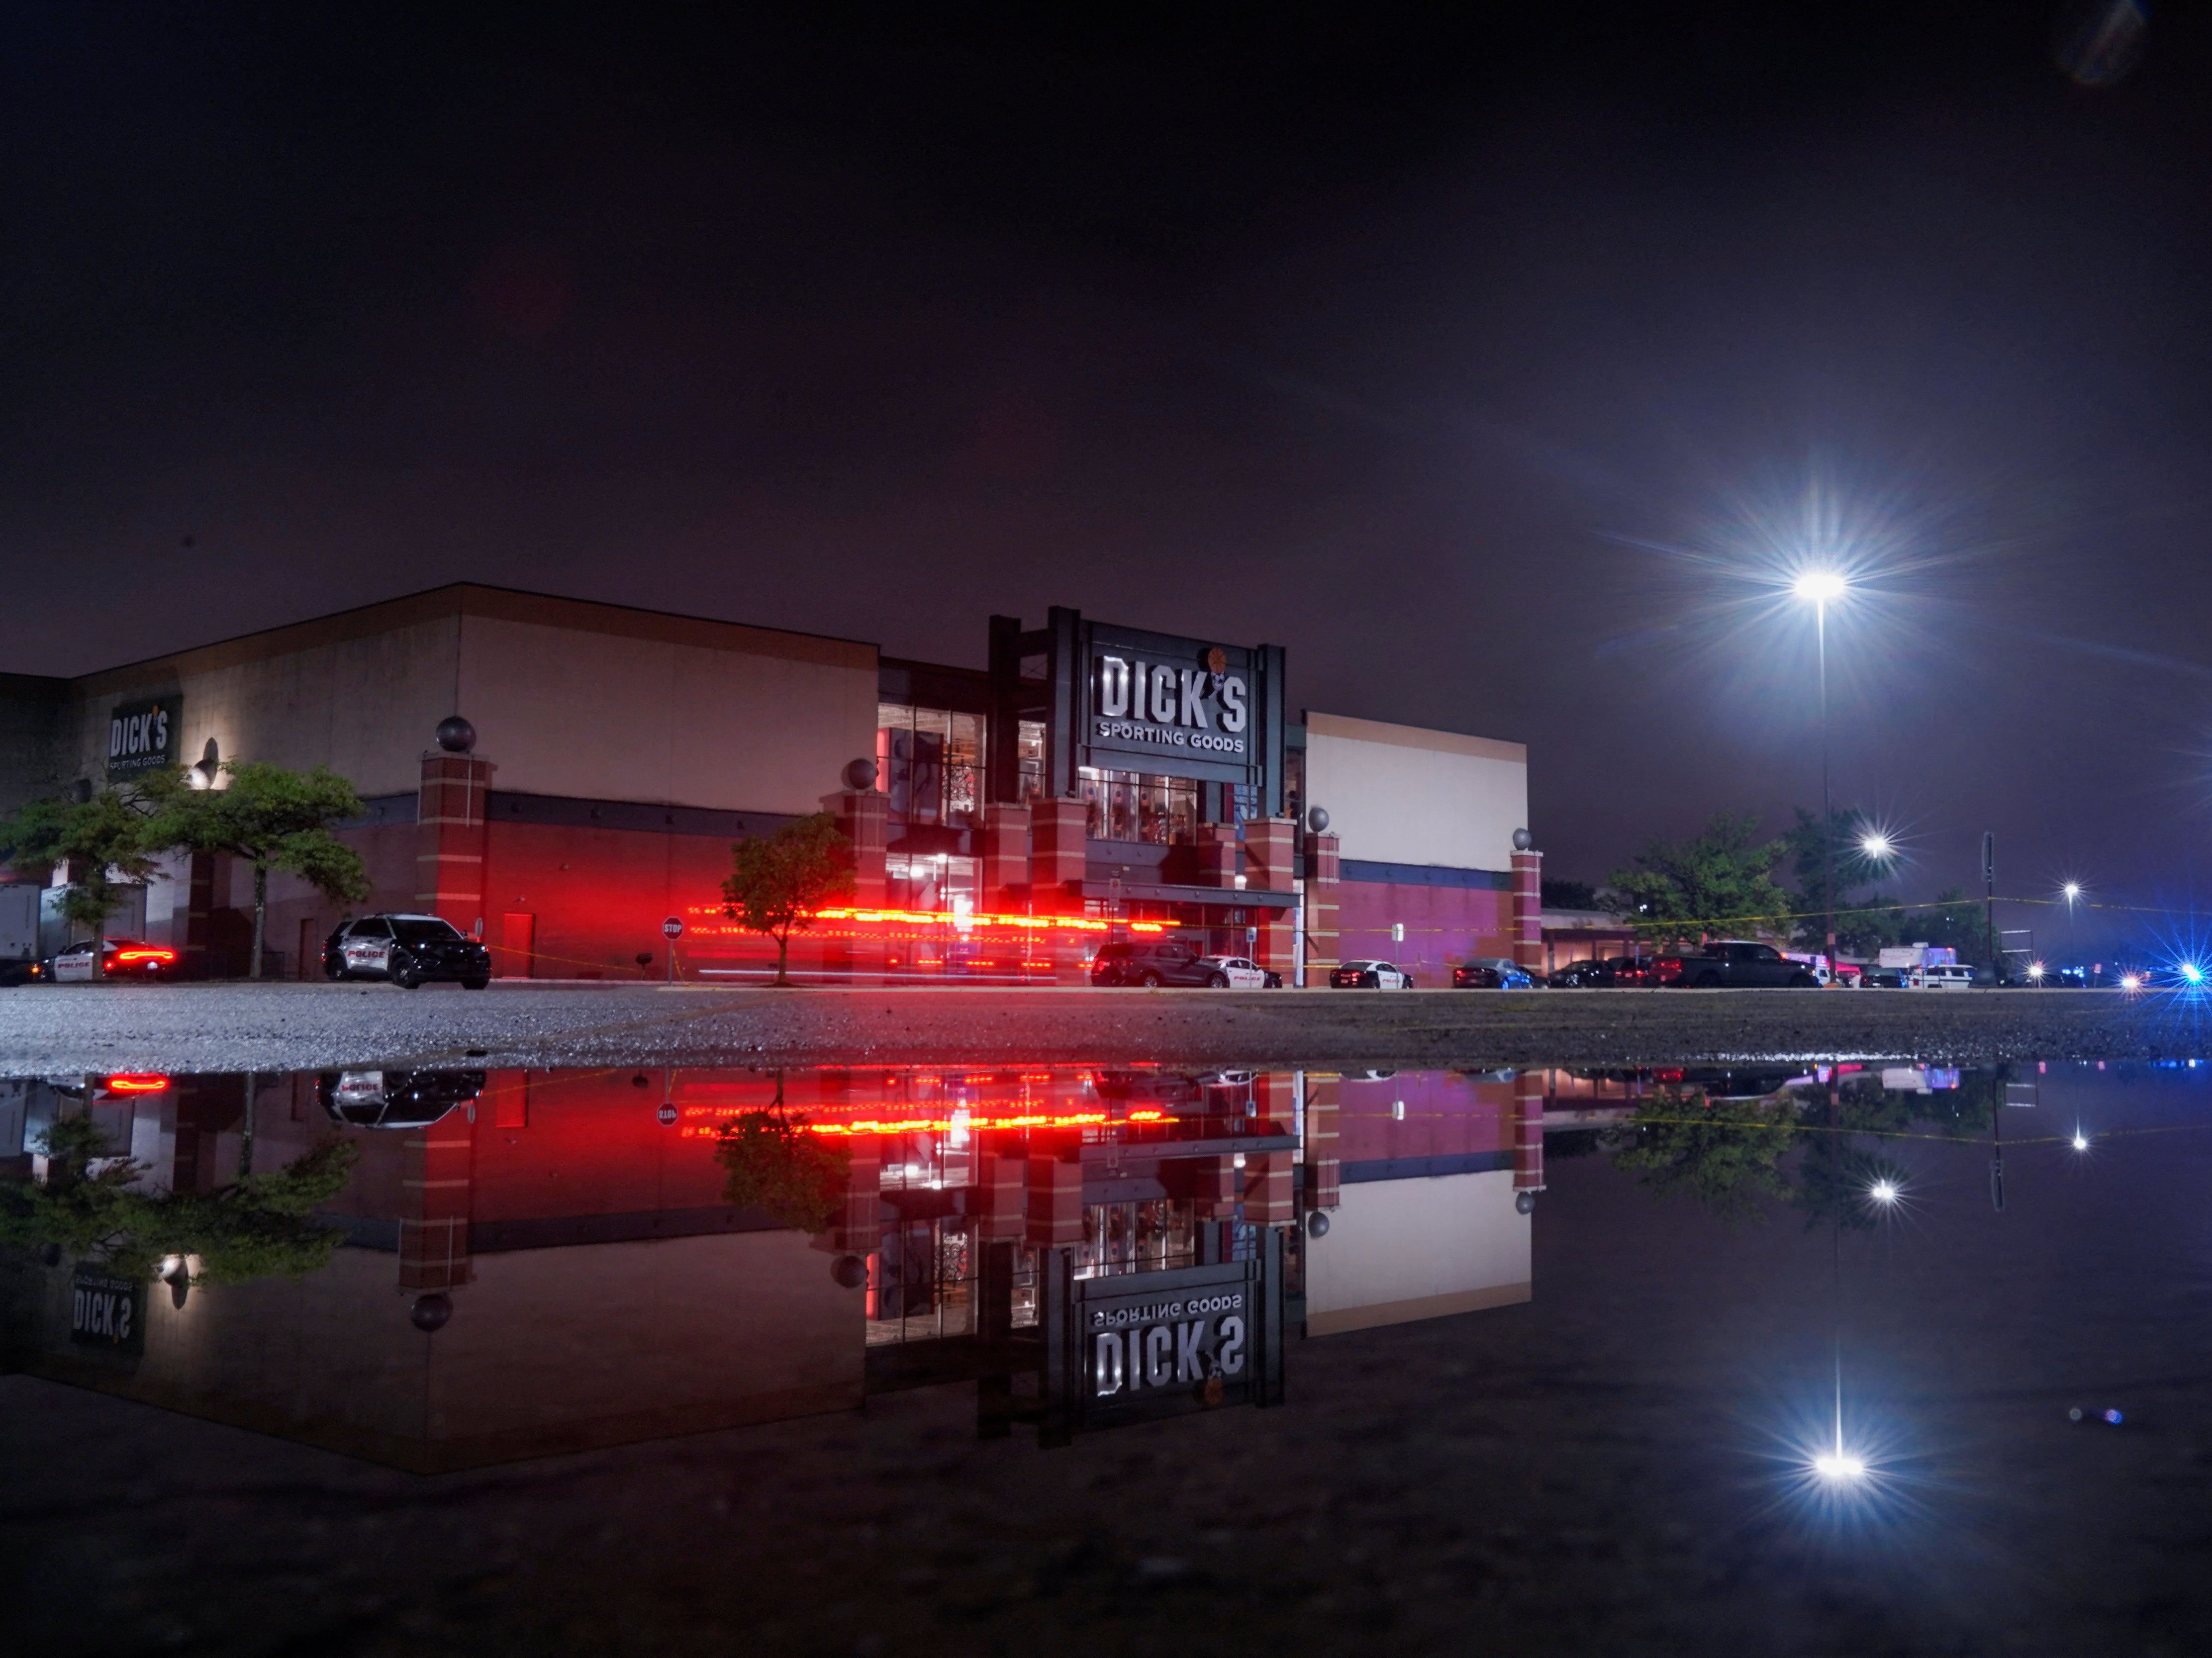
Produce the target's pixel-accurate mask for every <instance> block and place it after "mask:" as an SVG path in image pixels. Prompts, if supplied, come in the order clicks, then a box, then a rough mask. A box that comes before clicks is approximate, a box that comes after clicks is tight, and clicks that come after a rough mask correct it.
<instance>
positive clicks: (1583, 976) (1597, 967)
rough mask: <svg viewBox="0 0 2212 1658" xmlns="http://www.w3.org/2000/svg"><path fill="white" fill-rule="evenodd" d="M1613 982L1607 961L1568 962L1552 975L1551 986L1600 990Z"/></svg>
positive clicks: (1563, 988) (1611, 966)
mask: <svg viewBox="0 0 2212 1658" xmlns="http://www.w3.org/2000/svg"><path fill="white" fill-rule="evenodd" d="M1552 983H1553V987H1556V988H1558V989H1560V990H1602V989H1605V988H1607V987H1609V986H1611V985H1612V984H1613V963H1611V962H1608V961H1587V962H1569V963H1567V964H1566V965H1565V967H1563V968H1561V969H1559V971H1558V972H1557V973H1554V974H1553V975H1552Z"/></svg>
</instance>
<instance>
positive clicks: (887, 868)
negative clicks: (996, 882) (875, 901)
mask: <svg viewBox="0 0 2212 1658" xmlns="http://www.w3.org/2000/svg"><path fill="white" fill-rule="evenodd" d="M982 884H983V882H982V859H980V858H952V857H947V856H945V855H943V854H935V855H924V856H917V857H908V856H906V855H904V854H902V853H896V852H895V853H891V854H890V856H888V857H886V858H885V859H884V902H887V903H888V904H889V905H890V907H891V908H893V909H921V910H931V911H958V910H963V909H964V910H968V911H970V912H973V911H975V909H977V908H981V905H980V903H979V902H978V901H979V899H980V897H981V892H982Z"/></svg>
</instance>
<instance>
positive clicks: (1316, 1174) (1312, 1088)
mask: <svg viewBox="0 0 2212 1658" xmlns="http://www.w3.org/2000/svg"><path fill="white" fill-rule="evenodd" d="M1337 1083H1338V1078H1334V1077H1323V1076H1321V1075H1318V1074H1317V1073H1316V1072H1311V1071H1309V1072H1306V1132H1305V1139H1304V1144H1303V1145H1301V1146H1300V1147H1299V1151H1300V1155H1302V1156H1303V1157H1304V1158H1305V1160H1306V1207H1307V1208H1309V1209H1334V1208H1335V1207H1336V1206H1337V1204H1338V1202H1339V1201H1340V1186H1339V1178H1338V1171H1339V1170H1340V1169H1341V1168H1342V1167H1343V1164H1342V1163H1341V1162H1340V1158H1339V1157H1338V1140H1337V1122H1336V1108H1337V1100H1336V1095H1337Z"/></svg>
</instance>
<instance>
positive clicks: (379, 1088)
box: [315, 1071, 484, 1128]
mask: <svg viewBox="0 0 2212 1658" xmlns="http://www.w3.org/2000/svg"><path fill="white" fill-rule="evenodd" d="M483 1090H484V1073H483V1072H481V1071H325V1072H323V1073H322V1075H321V1076H320V1077H319V1078H317V1079H316V1087H315V1092H316V1095H317V1096H318V1097H319V1099H320V1100H321V1101H322V1106H323V1110H324V1111H325V1113H326V1114H328V1115H329V1117H330V1119H331V1121H332V1122H335V1123H340V1124H343V1125H344V1126H346V1127H350V1128H427V1127H429V1126H430V1125H431V1124H432V1123H434V1122H435V1121H438V1120H439V1119H440V1118H441V1117H442V1116H444V1115H445V1114H447V1112H448V1111H451V1110H452V1109H453V1108H454V1107H455V1106H457V1105H466V1104H468V1103H469V1102H471V1101H473V1100H474V1099H475V1098H476V1097H477V1096H478V1095H480V1094H482V1093H483Z"/></svg>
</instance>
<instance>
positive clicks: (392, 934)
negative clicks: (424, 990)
mask: <svg viewBox="0 0 2212 1658" xmlns="http://www.w3.org/2000/svg"><path fill="white" fill-rule="evenodd" d="M323 972H324V974H325V976H327V977H329V978H332V979H385V980H388V981H391V982H392V983H393V984H396V985H398V987H400V988H401V989H403V990H414V989H416V988H418V987H421V986H422V985H424V984H427V983H428V982H429V981H432V980H434V979H444V980H447V981H459V984H460V985H461V987H463V988H464V989H466V990H482V989H483V987H485V986H486V985H488V984H489V983H490V982H491V951H490V950H487V949H486V948H484V946H483V943H482V941H481V940H478V939H475V938H470V937H469V935H468V934H467V933H465V932H462V931H461V930H460V929H459V927H457V926H454V925H453V923H452V922H451V921H448V920H444V919H443V918H442V917H440V916H436V915H364V916H362V918H361V919H360V920H355V921H348V922H345V923H344V924H343V926H339V927H338V928H337V930H336V931H335V932H332V933H331V936H330V937H329V938H326V939H325V940H324V941H323Z"/></svg>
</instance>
